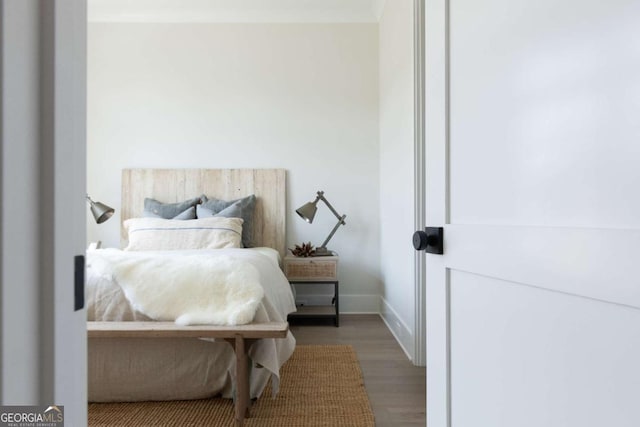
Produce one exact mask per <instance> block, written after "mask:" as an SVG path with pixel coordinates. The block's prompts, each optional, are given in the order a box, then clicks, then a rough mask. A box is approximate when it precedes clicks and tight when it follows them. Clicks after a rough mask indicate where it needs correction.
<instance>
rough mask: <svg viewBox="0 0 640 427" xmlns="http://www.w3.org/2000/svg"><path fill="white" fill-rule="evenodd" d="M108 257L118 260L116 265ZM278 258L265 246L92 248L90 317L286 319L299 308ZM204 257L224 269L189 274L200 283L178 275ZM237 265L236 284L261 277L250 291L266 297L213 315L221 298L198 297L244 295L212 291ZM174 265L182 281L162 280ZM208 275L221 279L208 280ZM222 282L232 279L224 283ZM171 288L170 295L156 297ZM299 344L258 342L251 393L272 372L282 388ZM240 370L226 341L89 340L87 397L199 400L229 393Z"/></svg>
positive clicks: (189, 320) (193, 320)
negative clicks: (282, 378) (165, 249)
mask: <svg viewBox="0 0 640 427" xmlns="http://www.w3.org/2000/svg"><path fill="white" fill-rule="evenodd" d="M106 259H109V260H110V261H113V260H117V261H116V262H115V264H114V263H113V262H107V261H106ZM142 259H145V260H147V259H149V260H150V261H145V262H144V264H147V265H146V266H145V267H136V262H137V261H140V260H142ZM185 260H186V261H185ZM211 260H215V261H211ZM276 260H277V252H276V251H273V250H270V249H264V248H261V249H217V250H199V251H169V252H144V253H131V252H122V251H119V250H98V251H89V252H88V253H87V284H86V297H87V312H88V320H101V321H109V320H120V321H128V320H153V319H156V320H176V319H180V318H181V317H182V320H181V321H183V323H185V324H186V323H217V324H233V322H236V323H247V322H245V320H247V319H249V320H248V321H251V320H252V319H253V318H255V321H258V322H268V321H283V320H286V318H287V314H288V313H291V312H293V311H295V303H294V299H293V295H292V293H291V289H290V286H289V283H288V281H287V280H286V278H285V277H284V275H283V273H282V271H281V270H280V268H279V266H278V263H277V261H276ZM194 263H195V264H194ZM201 263H204V264H219V267H220V268H221V270H220V271H222V272H220V271H218V273H203V271H204V270H202V271H200V272H198V273H193V274H192V273H187V274H186V276H188V277H189V278H190V280H187V282H189V283H193V280H192V279H194V278H197V277H200V278H201V279H203V280H202V281H199V283H198V284H197V285H191V284H185V283H182V280H181V277H182V276H183V275H185V273H184V271H183V272H182V273H180V270H181V269H182V268H183V267H184V265H187V266H190V267H187V270H189V269H190V268H193V269H196V270H200V268H199V267H198V266H197V265H200V264H201ZM181 265H182V267H181ZM209 266H210V265H209ZM166 267H170V268H166ZM234 268H235V269H238V268H240V269H241V270H237V272H238V271H241V272H240V273H238V277H236V278H234V279H232V280H231V282H232V283H235V284H238V283H239V282H242V281H243V280H244V279H247V278H248V279H250V281H253V280H256V281H257V282H255V283H253V282H252V283H253V284H252V285H251V286H249V288H251V289H252V291H253V292H256V293H255V294H252V295H253V296H254V297H256V298H257V296H258V295H259V294H261V293H263V294H264V295H263V296H262V297H261V298H258V299H257V300H256V303H255V304H253V305H254V306H253V307H244V308H248V309H247V310H242V307H240V311H238V307H235V308H233V309H229V310H227V311H225V307H224V306H223V307H222V312H218V313H217V314H215V310H214V311H211V310H209V309H211V304H213V305H216V304H217V302H216V301H218V299H217V298H208V302H209V303H210V304H209V305H208V306H207V304H206V303H205V302H203V301H201V300H207V298H198V297H197V296H196V297H194V295H197V294H198V292H202V291H203V289H204V291H206V292H210V294H211V295H214V296H215V295H218V296H219V295H221V294H222V295H223V297H224V298H226V300H227V301H232V302H233V301H236V302H237V301H240V300H239V299H236V296H237V295H236V293H235V292H233V291H232V290H229V289H227V290H226V291H221V292H211V289H210V288H211V287H214V288H215V287H216V285H218V286H219V287H220V288H221V289H224V288H225V286H228V285H229V281H228V280H226V279H225V278H224V277H223V276H229V275H233V272H232V270H233V269H234ZM169 270H175V276H176V277H177V278H176V280H164V279H165V277H164V276H171V274H169V273H167V272H168V271H169ZM141 273H145V274H143V276H144V278H142V279H141V280H140V282H137V281H136V280H135V276H136V275H140V274H141ZM202 275H204V276H205V277H204V278H203V277H202ZM207 275H211V276H212V277H213V276H216V277H217V278H216V279H215V280H209V279H210V278H207V277H206V276H207ZM227 278H228V277H227ZM223 279H224V280H223ZM236 279H239V281H236ZM221 282H225V283H226V285H220V283H221ZM139 283H143V285H139ZM160 283H162V284H160ZM239 286H242V285H239ZM218 290H219V289H218ZM206 292H205V293H206ZM242 292H244V291H242ZM165 293H166V295H165V296H164V297H157V295H158V294H165ZM182 295H184V296H187V295H189V297H187V298H184V299H185V300H188V299H191V300H192V301H195V302H196V304H190V303H184V302H183V301H182V297H181V296H182ZM149 301H151V303H150V302H149ZM171 301H173V303H172V302H171ZM178 301H180V302H179V303H178ZM238 305H240V306H241V305H242V304H241V303H240V304H238ZM248 305H249V306H250V305H251V304H248ZM194 307H196V309H195V310H194ZM205 307H208V308H205ZM226 308H228V307H226ZM221 313H222V314H221ZM239 313H242V314H239ZM251 313H253V315H251ZM294 347H295V340H294V338H293V336H292V335H291V334H289V335H288V337H287V338H286V339H277V340H276V339H268V340H260V341H257V342H256V343H255V344H254V345H253V346H252V347H251V348H250V350H249V357H250V358H251V359H252V361H253V362H254V363H253V364H252V365H253V368H252V372H251V395H252V397H257V396H259V395H260V393H261V392H262V389H263V388H264V386H265V385H266V381H267V379H268V378H269V376H270V375H272V376H273V380H274V381H275V384H274V385H276V387H277V383H278V379H279V369H280V367H281V366H282V364H283V363H284V362H285V361H286V360H287V359H288V358H289V357H290V356H291V354H292V353H293V349H294ZM234 368H235V357H234V354H233V351H232V349H231V346H229V344H227V343H226V342H211V341H204V340H197V339H188V338H185V339H152V338H149V339H90V340H89V399H90V400H91V401H139V400H178V399H198V398H207V397H212V396H216V395H223V396H225V397H231V395H232V391H233V380H234V378H233V375H234V371H235V369H234Z"/></svg>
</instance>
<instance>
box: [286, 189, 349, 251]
mask: <svg viewBox="0 0 640 427" xmlns="http://www.w3.org/2000/svg"><path fill="white" fill-rule="evenodd" d="M317 194H318V195H317V196H316V199H315V200H314V201H313V202H308V203H305V204H304V205H302V206H301V207H300V208H298V209H296V213H297V214H298V215H300V217H301V218H302V219H304V220H305V221H307V222H308V223H309V224H311V223H312V222H313V218H314V217H315V216H316V211H317V210H318V207H317V204H318V201H320V200H322V201H323V202H324V204H325V205H327V207H328V208H329V209H330V210H331V212H333V214H334V215H335V216H336V218H338V223H337V224H336V225H335V227H333V230H331V233H329V235H328V236H327V238H326V239H325V240H324V242H322V245H321V246H320V247H318V248H316V251H315V254H314V256H328V255H332V252H331V251H330V250H328V249H327V243H329V240H331V238H332V237H333V235H334V234H335V233H336V231H337V230H338V228H340V226H341V225H345V224H346V222H344V219H345V218H346V217H347V216H346V215H340V214H339V213H338V212H337V211H336V210H335V209H334V208H333V206H331V203H329V201H328V200H327V199H326V198H325V197H324V191H318V193H317Z"/></svg>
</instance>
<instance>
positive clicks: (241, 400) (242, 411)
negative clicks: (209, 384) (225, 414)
mask: <svg viewBox="0 0 640 427" xmlns="http://www.w3.org/2000/svg"><path fill="white" fill-rule="evenodd" d="M227 341H228V342H229V343H230V344H231V345H232V347H233V349H234V351H235V353H236V401H235V415H236V425H237V426H242V425H243V424H244V419H245V417H248V416H250V407H251V406H250V405H251V400H250V399H249V388H250V384H249V356H248V354H247V352H248V351H249V347H250V346H251V344H252V342H253V341H254V340H245V339H244V338H243V337H242V335H236V337H235V340H231V339H228V340H227Z"/></svg>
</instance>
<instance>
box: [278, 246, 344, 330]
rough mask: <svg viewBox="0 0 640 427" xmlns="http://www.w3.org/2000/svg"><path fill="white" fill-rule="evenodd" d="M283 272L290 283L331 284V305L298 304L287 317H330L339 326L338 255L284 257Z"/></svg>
mask: <svg viewBox="0 0 640 427" xmlns="http://www.w3.org/2000/svg"><path fill="white" fill-rule="evenodd" d="M284 274H285V275H286V276H287V279H289V283H291V284H292V285H318V284H329V285H333V304H332V305H305V306H298V311H297V312H296V313H292V314H290V315H289V318H323V317H332V318H333V319H334V322H335V325H336V327H337V326H340V303H339V301H340V300H339V293H338V256H337V255H335V254H334V255H333V256H322V257H308V258H303V257H295V256H292V255H287V256H286V257H284Z"/></svg>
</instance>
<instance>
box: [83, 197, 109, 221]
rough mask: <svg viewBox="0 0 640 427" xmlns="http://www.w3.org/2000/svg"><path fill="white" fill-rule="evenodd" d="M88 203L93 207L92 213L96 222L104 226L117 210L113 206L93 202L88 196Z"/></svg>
mask: <svg viewBox="0 0 640 427" xmlns="http://www.w3.org/2000/svg"><path fill="white" fill-rule="evenodd" d="M87 201H88V202H89V204H90V205H91V213H92V214H93V218H94V219H95V220H96V222H97V223H98V224H102V223H103V222H105V221H106V220H108V219H109V218H111V216H112V215H113V213H114V212H115V210H114V209H113V208H112V207H111V206H107V205H105V204H104V203H100V202H94V201H93V200H91V197H89V195H87Z"/></svg>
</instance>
